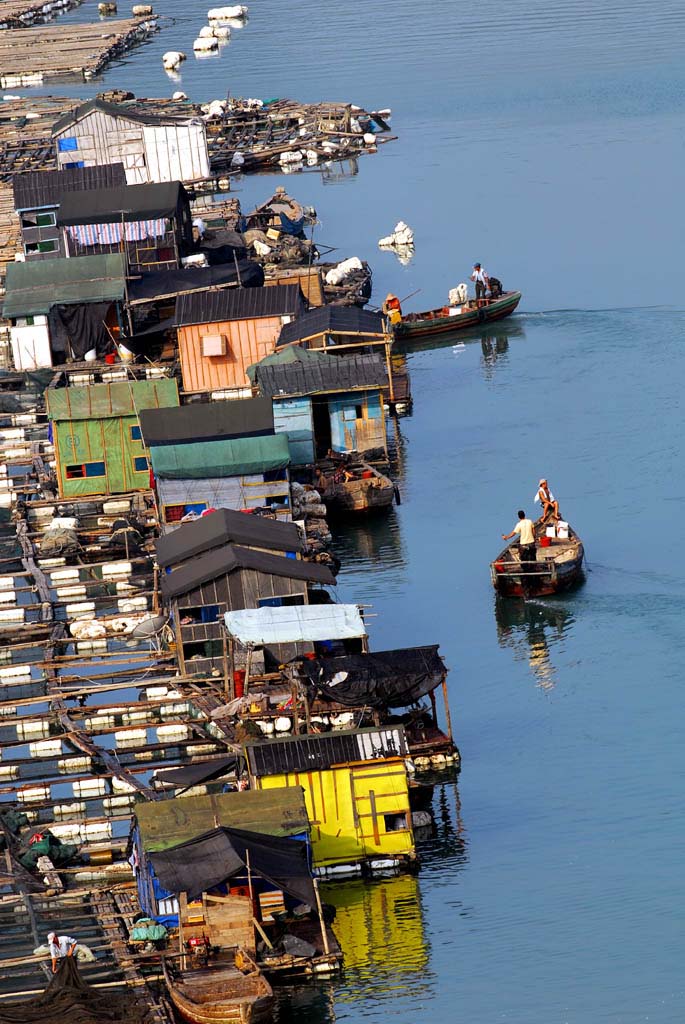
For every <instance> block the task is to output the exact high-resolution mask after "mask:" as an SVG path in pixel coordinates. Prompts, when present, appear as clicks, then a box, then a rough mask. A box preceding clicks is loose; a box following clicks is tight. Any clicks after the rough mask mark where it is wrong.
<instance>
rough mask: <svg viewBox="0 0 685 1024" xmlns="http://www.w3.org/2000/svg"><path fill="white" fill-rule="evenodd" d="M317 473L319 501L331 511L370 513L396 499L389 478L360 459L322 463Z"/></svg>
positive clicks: (387, 506)
mask: <svg viewBox="0 0 685 1024" xmlns="http://www.w3.org/2000/svg"><path fill="white" fill-rule="evenodd" d="M317 470H318V475H317V484H316V485H317V488H318V490H319V492H320V494H321V500H322V501H323V502H324V503H325V504H326V505H327V506H328V508H329V509H330V510H331V511H335V512H370V511H373V510H375V509H382V508H389V507H390V505H392V503H393V499H394V498H395V497H396V496H397V492H396V488H395V485H394V483H393V482H392V480H391V479H390V477H388V476H385V474H384V473H381V472H379V471H378V470H377V469H376V468H375V466H371V465H370V464H369V463H368V462H364V461H362V460H360V459H344V457H342V458H340V460H335V461H333V460H326V461H322V462H320V463H319V465H318V466H317ZM398 501H399V499H398Z"/></svg>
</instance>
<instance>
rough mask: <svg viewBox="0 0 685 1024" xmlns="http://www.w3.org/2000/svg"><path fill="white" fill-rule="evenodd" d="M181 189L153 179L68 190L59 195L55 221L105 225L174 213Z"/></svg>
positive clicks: (61, 224) (175, 184)
mask: <svg viewBox="0 0 685 1024" xmlns="http://www.w3.org/2000/svg"><path fill="white" fill-rule="evenodd" d="M181 195H185V189H184V188H183V185H182V184H181V182H180V181H163V182H154V183H152V184H147V185H123V186H120V187H119V188H108V189H103V190H100V189H95V190H88V191H83V192H70V193H68V194H67V195H65V196H63V197H62V201H61V202H60V206H59V212H58V214H57V223H58V225H60V226H63V225H69V224H109V223H113V222H114V221H117V222H118V223H120V222H121V220H122V219H123V220H124V221H126V222H127V223H128V222H133V221H139V220H151V219H153V218H157V217H171V216H173V214H175V213H176V210H177V208H178V205H179V202H180V199H181Z"/></svg>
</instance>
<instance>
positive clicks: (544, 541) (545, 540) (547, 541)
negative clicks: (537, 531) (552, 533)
mask: <svg viewBox="0 0 685 1024" xmlns="http://www.w3.org/2000/svg"><path fill="white" fill-rule="evenodd" d="M551 546H552V539H551V537H540V547H541V548H549V547H551Z"/></svg>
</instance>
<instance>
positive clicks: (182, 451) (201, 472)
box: [140, 398, 291, 531]
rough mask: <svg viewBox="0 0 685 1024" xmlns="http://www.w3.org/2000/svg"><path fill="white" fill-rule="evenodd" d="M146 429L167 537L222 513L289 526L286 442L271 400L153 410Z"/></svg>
mask: <svg viewBox="0 0 685 1024" xmlns="http://www.w3.org/2000/svg"><path fill="white" fill-rule="evenodd" d="M140 423H141V427H142V430H143V437H144V439H145V444H146V445H147V447H148V448H149V449H150V454H151V459H152V468H153V471H154V475H155V483H156V486H157V493H158V495H159V506H160V512H161V522H162V525H163V528H164V530H165V531H167V530H170V529H174V527H175V526H178V524H179V523H180V522H182V520H183V519H185V518H186V517H187V516H192V515H200V514H201V513H202V512H205V511H206V510H207V509H209V508H219V507H221V506H224V507H226V508H233V509H255V508H264V509H268V510H269V511H270V512H271V513H272V514H274V515H278V516H280V517H282V518H283V519H290V517H291V513H290V507H291V504H290V473H289V469H288V464H289V462H290V453H289V449H288V440H287V437H285V436H284V435H283V434H276V433H274V417H273V410H272V408H271V402H270V400H269V399H268V398H247V399H242V400H238V401H223V402H196V403H192V404H190V405H186V406H183V407H181V408H174V409H150V410H147V411H145V412H144V413H143V414H142V415H141V420H140Z"/></svg>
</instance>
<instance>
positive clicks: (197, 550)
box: [155, 508, 304, 569]
mask: <svg viewBox="0 0 685 1024" xmlns="http://www.w3.org/2000/svg"><path fill="white" fill-rule="evenodd" d="M225 544H238V545H241V546H243V547H250V548H253V547H258V548H265V549H266V550H267V551H302V549H303V547H304V543H303V540H302V535H301V534H300V531H299V530H298V528H297V527H296V526H295V524H294V523H283V522H281V521H280V520H278V519H267V518H266V517H264V516H255V515H247V514H246V513H244V512H237V511H236V510H235V509H232V508H218V509H217V510H216V511H215V512H211V513H210V514H209V515H206V516H201V518H200V519H196V520H195V522H194V523H185V524H184V525H183V526H179V528H178V529H177V530H174V531H173V533H168V534H166V535H165V536H164V537H160V538H159V540H157V541H156V542H155V550H156V552H157V563H158V565H159V566H160V567H161V568H162V569H165V568H166V567H167V566H168V565H174V564H175V563H176V562H183V561H185V559H187V558H193V557H194V556H195V555H201V554H202V553H203V552H205V551H211V550H213V548H218V547H223V546H224V545H225Z"/></svg>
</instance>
